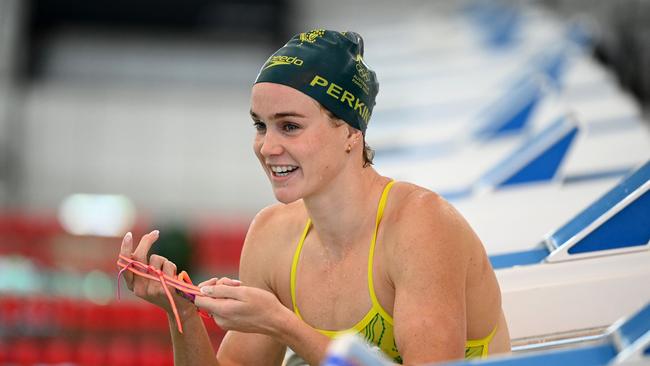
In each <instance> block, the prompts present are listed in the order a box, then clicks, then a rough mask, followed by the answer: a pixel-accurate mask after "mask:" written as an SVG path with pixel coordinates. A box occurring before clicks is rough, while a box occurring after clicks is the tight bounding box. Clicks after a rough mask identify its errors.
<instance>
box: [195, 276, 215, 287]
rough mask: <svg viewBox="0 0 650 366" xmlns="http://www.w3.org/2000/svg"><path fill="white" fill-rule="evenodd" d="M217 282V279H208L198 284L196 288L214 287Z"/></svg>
mask: <svg viewBox="0 0 650 366" xmlns="http://www.w3.org/2000/svg"><path fill="white" fill-rule="evenodd" d="M217 281H219V277H213V278H211V279H209V280H207V281H203V282H201V283H199V284H198V285H197V286H198V287H203V286H212V285H215V284H216V283H217Z"/></svg>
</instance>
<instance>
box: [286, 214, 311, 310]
mask: <svg viewBox="0 0 650 366" xmlns="http://www.w3.org/2000/svg"><path fill="white" fill-rule="evenodd" d="M310 227H311V219H307V224H306V225H305V229H304V230H303V231H302V236H300V241H299V242H298V246H296V251H295V252H294V253H293V261H292V262H291V304H292V305H293V312H294V313H296V315H297V316H298V319H300V320H303V319H302V315H300V310H298V305H296V269H297V268H298V259H299V258H300V252H301V251H302V245H303V244H304V243H305V238H306V237H307V233H309V228H310Z"/></svg>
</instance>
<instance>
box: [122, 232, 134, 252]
mask: <svg viewBox="0 0 650 366" xmlns="http://www.w3.org/2000/svg"><path fill="white" fill-rule="evenodd" d="M131 253H133V234H131V232H130V231H129V232H128V233H126V235H124V238H123V239H122V246H121V247H120V254H121V255H123V256H125V257H130V256H131Z"/></svg>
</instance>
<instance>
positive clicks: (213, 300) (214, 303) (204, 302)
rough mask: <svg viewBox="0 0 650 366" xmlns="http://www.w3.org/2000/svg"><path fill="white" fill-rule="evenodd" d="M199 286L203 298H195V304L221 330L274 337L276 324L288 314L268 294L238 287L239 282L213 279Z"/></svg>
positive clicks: (275, 299) (251, 288)
mask: <svg viewBox="0 0 650 366" xmlns="http://www.w3.org/2000/svg"><path fill="white" fill-rule="evenodd" d="M199 287H200V288H201V292H202V293H203V294H204V295H205V296H197V297H196V300H195V301H194V304H196V306H198V307H199V308H200V309H203V310H205V311H207V312H208V313H210V314H211V315H212V318H213V319H214V321H215V322H216V323H217V325H219V327H220V328H221V329H224V330H235V331H239V332H245V333H259V334H266V335H273V334H274V333H275V332H276V329H277V327H276V324H278V323H277V321H281V320H280V319H282V315H285V314H286V312H287V311H289V309H287V308H286V307H284V305H282V303H280V301H279V300H278V299H277V298H276V297H275V295H273V294H272V293H271V292H269V291H266V290H262V289H259V288H256V287H248V286H241V283H240V282H239V281H236V282H235V280H230V279H223V278H222V279H221V280H216V279H212V280H209V281H206V282H203V283H201V284H199ZM289 313H290V311H289ZM290 314H292V313H290Z"/></svg>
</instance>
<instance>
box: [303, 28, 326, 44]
mask: <svg viewBox="0 0 650 366" xmlns="http://www.w3.org/2000/svg"><path fill="white" fill-rule="evenodd" d="M324 34H325V29H314V30H312V31H309V32H306V33H300V42H309V43H314V42H316V40H317V39H318V37H322V36H323V35H324Z"/></svg>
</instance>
